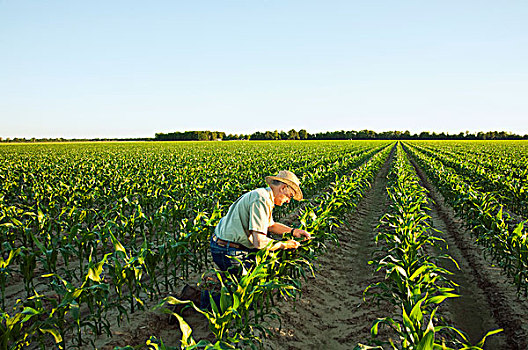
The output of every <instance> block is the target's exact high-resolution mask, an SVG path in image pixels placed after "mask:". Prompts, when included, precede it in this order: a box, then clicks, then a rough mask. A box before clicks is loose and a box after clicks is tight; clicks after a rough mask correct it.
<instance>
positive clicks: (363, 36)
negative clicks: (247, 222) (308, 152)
mask: <svg viewBox="0 0 528 350" xmlns="http://www.w3.org/2000/svg"><path fill="white" fill-rule="evenodd" d="M527 18H528V2H526V1H501V2H499V1H469V0H468V1H351V0H348V1H332V0H327V1H306V0H305V1H288V0H280V1H279V0H225V1H224V0H214V1H201V0H196V1H195V0H193V1H149V2H146V1H89V2H87V1H72V0H69V1H66V0H64V1H53V0H49V1H37V0H34V1H29V0H28V1H26V0H0V121H1V124H2V126H1V127H0V137H3V138H7V137H65V138H77V137H78V138H84V137H86V138H91V137H152V136H154V134H155V133H156V132H170V131H184V130H219V131H225V132H227V133H252V132H254V131H257V130H260V131H265V130H275V129H277V130H285V131H287V130H289V129H292V128H294V129H296V130H299V129H301V128H304V129H307V130H308V131H309V132H319V131H328V130H362V129H370V130H374V131H378V132H379V131H385V130H401V131H404V130H409V131H411V132H420V131H424V130H427V131H436V132H441V131H444V132H450V133H458V132H460V131H466V130H468V131H470V132H474V131H490V130H504V131H510V132H515V133H519V134H528V121H527V120H528V98H527V95H528V64H527V63H526V62H528V21H527V20H526V19H527Z"/></svg>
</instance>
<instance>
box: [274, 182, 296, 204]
mask: <svg viewBox="0 0 528 350" xmlns="http://www.w3.org/2000/svg"><path fill="white" fill-rule="evenodd" d="M293 196H295V192H294V191H293V189H292V188H291V187H290V186H288V185H286V184H284V185H282V186H281V187H280V188H279V194H278V195H276V196H275V200H274V202H275V205H278V206H281V205H283V204H284V203H290V201H291V199H292V198H293Z"/></svg>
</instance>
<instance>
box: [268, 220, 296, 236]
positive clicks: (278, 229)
mask: <svg viewBox="0 0 528 350" xmlns="http://www.w3.org/2000/svg"><path fill="white" fill-rule="evenodd" d="M291 230H292V228H291V227H289V226H286V225H284V224H281V223H280V222H276V223H274V224H273V225H271V226H270V227H269V228H268V232H270V233H273V234H276V235H283V234H285V233H288V232H291Z"/></svg>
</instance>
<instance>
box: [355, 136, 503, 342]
mask: <svg viewBox="0 0 528 350" xmlns="http://www.w3.org/2000/svg"><path fill="white" fill-rule="evenodd" d="M395 158H396V159H395V161H394V163H393V166H392V168H391V170H390V172H389V176H388V178H389V182H388V185H387V193H388V195H389V198H390V199H391V203H392V204H391V206H390V209H389V212H388V213H387V214H385V215H384V216H383V218H382V219H381V222H380V225H379V227H378V230H379V231H378V235H377V237H376V242H377V243H378V244H379V245H380V246H381V249H380V253H379V256H378V257H377V258H376V259H375V260H374V261H373V263H374V264H375V266H376V271H381V272H383V273H384V275H385V278H384V280H382V281H381V282H378V283H375V284H373V285H371V286H369V287H368V288H367V290H366V291H365V293H367V292H370V293H367V294H369V295H370V297H371V298H373V299H375V300H386V301H388V302H389V303H391V304H393V305H394V307H395V309H396V310H399V311H398V313H397V314H395V315H394V316H388V317H384V318H381V319H378V320H377V321H376V322H375V323H374V324H373V326H372V328H371V333H372V336H373V337H374V339H375V340H374V342H375V343H378V344H379V345H383V344H390V345H391V346H392V347H393V348H394V349H434V348H443V349H454V348H456V349H463V348H468V347H469V346H471V344H469V341H468V339H467V337H466V336H465V335H464V333H463V332H461V331H460V330H458V329H456V328H455V327H453V326H450V325H446V324H441V325H438V324H439V316H438V315H437V311H438V308H439V305H440V304H441V303H442V302H443V301H444V300H446V299H447V298H454V297H458V295H457V294H455V293H454V292H455V286H456V285H455V284H454V283H453V282H451V280H450V279H449V275H450V274H451V273H450V272H449V271H448V270H446V269H444V268H442V267H439V265H438V260H439V259H451V260H452V258H451V257H450V256H449V255H442V256H439V257H435V256H431V254H430V252H431V251H433V248H441V246H443V243H444V241H443V240H442V239H441V238H439V237H437V234H435V231H436V230H435V229H434V228H433V227H432V225H431V218H430V216H429V214H428V211H429V210H430V208H429V205H430V200H429V198H428V195H427V190H426V189H425V188H423V187H422V186H421V185H420V184H419V181H418V177H417V175H416V173H415V171H414V168H413V166H412V165H411V164H410V162H409V160H408V158H407V156H406V154H405V152H404V151H403V149H402V146H401V144H400V143H398V145H397V151H396V156H395ZM382 325H383V326H386V327H387V328H389V329H390V332H392V333H394V335H395V336H394V338H395V339H398V340H397V341H395V339H393V338H392V337H389V340H378V335H379V328H380V326H382ZM496 332H497V331H493V332H489V333H488V334H486V335H485V336H484V337H483V339H482V340H481V341H480V342H479V343H478V344H477V345H475V346H474V347H472V348H473V349H480V348H482V346H483V345H484V342H485V339H486V337H487V336H489V335H492V334H494V333H496ZM359 348H363V349H364V348H368V347H365V346H362V347H359ZM379 349H382V348H381V347H379Z"/></svg>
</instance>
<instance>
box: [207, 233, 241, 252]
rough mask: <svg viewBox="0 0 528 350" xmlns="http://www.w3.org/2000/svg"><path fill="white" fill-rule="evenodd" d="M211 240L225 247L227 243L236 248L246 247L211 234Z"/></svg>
mask: <svg viewBox="0 0 528 350" xmlns="http://www.w3.org/2000/svg"><path fill="white" fill-rule="evenodd" d="M213 241H215V242H216V244H218V245H219V246H220V247H227V245H229V246H230V247H233V248H236V249H241V248H242V249H247V248H246V247H245V246H242V245H241V244H238V243H234V242H230V241H225V240H223V239H221V238H218V237H216V235H213Z"/></svg>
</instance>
